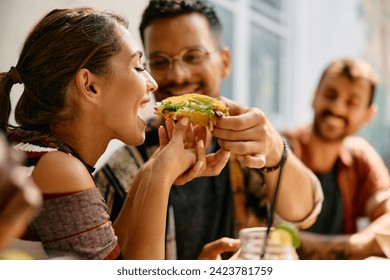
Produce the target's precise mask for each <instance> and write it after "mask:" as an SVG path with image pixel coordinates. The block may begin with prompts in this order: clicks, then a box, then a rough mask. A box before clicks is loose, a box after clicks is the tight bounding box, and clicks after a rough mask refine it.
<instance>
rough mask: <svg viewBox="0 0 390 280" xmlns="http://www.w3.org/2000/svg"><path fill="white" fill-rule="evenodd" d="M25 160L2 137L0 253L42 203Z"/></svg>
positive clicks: (0, 164)
mask: <svg viewBox="0 0 390 280" xmlns="http://www.w3.org/2000/svg"><path fill="white" fill-rule="evenodd" d="M22 160H23V156H22V153H18V152H17V151H15V150H13V149H12V148H11V147H10V146H9V145H8V144H7V142H6V140H5V138H3V136H2V135H0V233H1V234H0V252H1V251H2V250H3V249H6V248H7V247H8V246H9V245H10V244H11V242H12V240H13V238H18V237H20V235H21V234H22V233H23V232H24V231H25V230H26V228H27V225H28V223H29V222H30V221H31V219H32V217H33V215H34V214H35V213H36V212H37V211H38V209H39V208H40V206H41V204H42V197H41V193H40V192H39V190H38V187H37V186H36V185H35V183H34V182H33V181H32V180H31V178H30V177H28V174H27V173H26V172H25V169H24V167H22V165H21V164H22Z"/></svg>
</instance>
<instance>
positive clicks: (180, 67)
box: [167, 57, 191, 84]
mask: <svg viewBox="0 0 390 280" xmlns="http://www.w3.org/2000/svg"><path fill="white" fill-rule="evenodd" d="M190 73H191V71H190V69H189V68H188V67H187V65H186V64H185V63H183V61H182V60H180V59H179V58H176V57H175V58H174V59H172V63H171V66H170V68H169V69H168V75H167V77H168V79H169V80H170V81H174V82H176V83H178V84H181V83H183V82H184V81H185V80H187V79H188V78H189V76H190Z"/></svg>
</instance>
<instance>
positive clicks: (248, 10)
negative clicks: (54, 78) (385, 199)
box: [0, 0, 390, 167]
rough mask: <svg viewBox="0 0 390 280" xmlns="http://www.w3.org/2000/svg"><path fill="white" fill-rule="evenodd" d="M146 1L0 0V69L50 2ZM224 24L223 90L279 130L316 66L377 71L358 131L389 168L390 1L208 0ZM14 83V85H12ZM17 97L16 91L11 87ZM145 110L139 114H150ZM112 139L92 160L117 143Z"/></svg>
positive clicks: (121, 0)
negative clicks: (365, 121)
mask: <svg viewBox="0 0 390 280" xmlns="http://www.w3.org/2000/svg"><path fill="white" fill-rule="evenodd" d="M147 2H148V0H131V1H130V0H111V1H103V0H88V1H87V0H56V1H52V0H0V26H1V27H2V28H1V29H0V38H1V41H0V71H6V70H8V69H9V67H10V66H12V65H14V64H15V63H16V61H17V57H18V53H19V50H20V46H21V44H22V42H23V39H24V38H25V36H26V35H27V33H28V31H29V30H30V29H31V27H32V25H33V24H35V23H36V22H37V20H39V18H40V17H42V16H43V15H44V14H45V13H46V12H48V11H50V10H51V9H53V8H57V7H73V6H80V5H93V6H98V7H102V8H107V9H111V10H114V11H117V12H119V13H121V14H122V15H124V16H126V17H127V18H128V19H129V21H130V30H131V31H132V32H133V34H135V35H136V37H137V38H139V35H138V24H139V20H140V16H141V14H142V11H143V8H144V7H145V5H146V4H147ZM211 2H212V3H213V4H214V5H215V6H216V8H217V11H218V13H219V15H220V17H221V19H222V22H223V26H224V34H223V39H224V43H225V44H226V45H227V46H228V47H229V48H230V49H231V51H232V55H233V71H232V75H231V77H230V79H229V80H227V81H225V82H224V84H223V92H222V94H223V95H224V96H227V97H231V98H233V99H236V100H237V101H239V102H241V103H243V104H245V105H248V106H256V107H259V108H261V109H262V110H263V111H264V112H265V113H266V114H267V116H268V118H269V119H270V120H271V121H272V123H274V124H275V126H276V127H277V128H278V129H285V128H291V127H295V126H297V125H303V124H306V123H307V122H309V121H310V120H311V117H312V110H311V99H312V95H313V91H314V89H315V86H316V84H317V82H318V78H319V76H320V74H321V72H322V70H323V68H324V67H325V66H326V65H327V64H328V63H329V62H330V61H331V60H333V59H335V58H338V57H341V56H348V57H359V58H364V59H367V60H368V61H369V62H371V63H372V64H373V65H374V67H375V68H376V70H377V71H378V72H379V74H380V76H381V85H380V87H379V89H378V92H377V96H376V102H377V104H378V106H379V113H378V115H377V117H376V118H375V119H374V121H373V122H372V123H371V124H370V125H369V126H368V127H367V128H365V129H364V130H363V131H361V132H360V133H359V134H360V135H362V136H363V137H365V138H366V139H367V140H368V141H370V142H371V143H372V144H373V145H374V146H375V147H376V149H377V150H378V151H379V152H380V154H381V155H382V157H383V158H384V160H385V162H386V164H387V165H388V166H389V167H390V149H389V148H390V140H389V139H390V137H389V136H390V129H389V126H390V124H389V122H390V116H389V114H390V113H389V112H390V110H389V108H390V102H389V95H388V94H387V92H388V89H389V88H390V87H389V85H388V84H387V83H388V80H390V71H389V69H388V67H389V66H388V65H389V57H390V41H389V34H390V33H389V32H390V28H389V26H390V23H389V21H390V0H342V1H340V0H211ZM17 90H19V91H20V90H21V89H20V88H19V89H18V88H17V87H15V91H17ZM15 96H17V94H15ZM150 113H151V110H150V108H149V110H147V111H146V112H145V114H147V115H148V114H150ZM120 145H121V143H120V142H119V141H113V142H112V143H111V144H110V146H109V148H108V150H107V152H106V154H105V155H104V156H103V157H102V158H101V160H100V161H99V162H98V165H97V167H99V166H100V165H101V164H102V163H103V162H104V160H105V159H106V158H107V156H109V155H110V154H111V153H112V151H114V150H115V149H116V148H117V147H119V146H120Z"/></svg>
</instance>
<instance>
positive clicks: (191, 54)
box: [146, 48, 210, 74]
mask: <svg viewBox="0 0 390 280" xmlns="http://www.w3.org/2000/svg"><path fill="white" fill-rule="evenodd" d="M209 56H210V52H208V51H206V50H204V49H202V48H190V49H185V50H183V51H182V52H181V53H180V54H179V55H176V56H169V55H167V54H165V53H159V54H156V55H154V56H151V57H150V58H149V59H148V60H147V61H146V66H147V68H148V70H149V71H150V72H151V73H152V74H153V73H155V74H161V73H163V72H166V71H168V70H169V69H171V67H172V65H173V61H174V60H177V61H179V62H181V63H182V64H184V65H186V66H188V67H191V66H195V65H199V64H201V63H202V62H203V61H205V60H206V59H207V58H208V57H209Z"/></svg>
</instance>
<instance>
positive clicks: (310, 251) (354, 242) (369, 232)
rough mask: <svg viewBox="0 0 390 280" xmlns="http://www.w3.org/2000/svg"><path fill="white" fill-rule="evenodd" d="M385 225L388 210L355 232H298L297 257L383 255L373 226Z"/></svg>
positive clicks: (388, 219)
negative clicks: (331, 233)
mask: <svg viewBox="0 0 390 280" xmlns="http://www.w3.org/2000/svg"><path fill="white" fill-rule="evenodd" d="M387 204H389V203H388V202H387ZM386 207H388V205H387V206H386ZM385 225H387V226H389V225H390V212H389V211H388V212H387V213H386V214H384V215H382V216H380V217H379V218H378V219H376V220H375V221H373V222H372V223H371V224H370V225H368V226H367V227H366V228H365V229H363V230H361V231H359V232H357V233H355V234H342V235H324V234H315V233H310V232H300V238H301V246H300V247H299V248H298V250H297V252H298V254H299V258H300V259H312V260H321V259H322V260H333V259H365V258H368V257H370V256H380V257H384V253H383V252H382V250H381V248H380V247H379V245H378V243H377V242H376V240H375V234H374V228H375V227H381V226H385Z"/></svg>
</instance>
